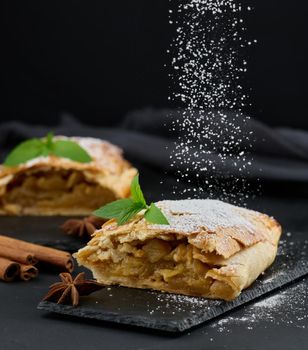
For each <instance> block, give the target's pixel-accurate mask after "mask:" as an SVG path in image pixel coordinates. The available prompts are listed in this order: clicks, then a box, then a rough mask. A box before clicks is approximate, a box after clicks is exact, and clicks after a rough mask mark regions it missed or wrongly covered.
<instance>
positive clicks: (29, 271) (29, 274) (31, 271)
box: [19, 264, 38, 281]
mask: <svg viewBox="0 0 308 350" xmlns="http://www.w3.org/2000/svg"><path fill="white" fill-rule="evenodd" d="M37 276H38V269H37V268H36V267H35V266H33V265H24V264H20V275H19V277H20V279H21V280H23V281H29V280H30V279H32V278H35V277H37Z"/></svg>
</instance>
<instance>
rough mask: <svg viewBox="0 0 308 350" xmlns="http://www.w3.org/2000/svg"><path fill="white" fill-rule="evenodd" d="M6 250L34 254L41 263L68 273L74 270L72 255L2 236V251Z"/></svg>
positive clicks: (0, 246) (0, 239)
mask: <svg viewBox="0 0 308 350" xmlns="http://www.w3.org/2000/svg"><path fill="white" fill-rule="evenodd" d="M6 248H9V249H15V250H17V251H21V252H27V253H30V254H33V255H34V256H35V257H36V258H37V260H38V261H39V262H43V263H46V264H49V265H54V266H56V267H58V268H60V269H62V270H65V271H68V272H72V271H73V269H74V262H73V258H72V256H71V254H70V253H68V252H65V251H62V250H58V249H54V248H49V247H45V246H42V245H38V244H34V243H29V242H25V241H21V240H19V239H15V238H11V237H7V236H1V235H0V250H2V249H4V250H5V249H6Z"/></svg>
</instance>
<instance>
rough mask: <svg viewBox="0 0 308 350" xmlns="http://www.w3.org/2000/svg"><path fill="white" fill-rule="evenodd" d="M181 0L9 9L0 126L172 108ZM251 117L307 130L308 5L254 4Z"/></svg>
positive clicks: (116, 117)
mask: <svg viewBox="0 0 308 350" xmlns="http://www.w3.org/2000/svg"><path fill="white" fill-rule="evenodd" d="M177 1H178V0H172V1H171V3H170V2H169V1H168V0H152V1H145V0H130V1H127V0H121V1H119V0H115V1H101V0H95V1H78V0H70V1H69V0H61V1H59V0H53V1H50V0H45V1H41V0H32V1H30V0H29V1H23V0H16V1H7V2H6V3H5V4H4V10H3V11H2V14H3V19H2V24H3V26H4V27H3V30H2V35H4V40H3V41H2V45H1V46H2V50H1V56H2V57H3V58H4V63H2V65H1V67H0V73H1V77H2V79H1V80H2V84H3V93H2V102H1V112H0V113H1V114H0V121H1V122H2V121H7V120H16V119H17V120H23V121H27V122H32V123H44V124H54V123H56V122H57V119H58V116H59V114H60V113H61V112H63V111H66V112H69V113H72V114H74V115H75V116H77V117H78V118H79V119H81V120H83V121H86V122H87V123H90V124H97V125H111V124H115V123H117V122H119V121H120V120H121V118H122V117H123V116H124V115H125V114H126V113H127V112H129V111H131V110H135V109H139V108H142V107H145V106H153V107H166V106H168V107H173V106H172V105H170V103H169V104H168V102H167V96H168V84H169V81H168V71H167V68H164V64H168V62H169V60H170V57H168V56H167V53H166V50H167V48H168V45H169V43H170V41H171V37H172V36H173V35H174V28H173V27H172V26H171V25H169V24H168V9H169V8H170V7H172V6H175V5H176V3H177ZM243 2H244V4H247V5H248V4H249V5H252V6H253V7H255V10H254V11H252V12H250V13H249V12H248V13H247V14H246V15H245V16H247V18H245V22H246V24H247V26H248V28H249V36H250V37H251V38H253V39H257V40H258V43H257V45H256V46H255V47H254V48H252V49H251V50H250V51H249V73H248V75H247V85H248V86H250V87H252V91H251V93H250V94H251V103H252V109H251V110H250V111H249V113H250V114H251V115H252V116H254V117H257V118H258V119H259V120H262V121H265V122H266V123H267V124H269V125H281V126H291V127H296V128H306V129H308V118H307V117H306V97H307V79H306V78H307V39H306V34H307V30H306V26H307V9H308V4H307V2H306V1H304V0H293V1H287V0H270V1H269V0H249V1H243Z"/></svg>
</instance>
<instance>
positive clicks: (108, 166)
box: [0, 136, 137, 215]
mask: <svg viewBox="0 0 308 350" xmlns="http://www.w3.org/2000/svg"><path fill="white" fill-rule="evenodd" d="M55 139H64V140H71V141H74V142H76V143H78V144H79V145H80V146H81V147H82V148H83V149H84V150H86V151H87V152H88V154H89V155H90V156H91V158H92V161H91V162H89V163H80V162H76V161H72V160H70V159H68V158H60V157H56V156H54V155H50V156H45V157H37V158H34V159H31V160H29V161H27V162H25V163H22V164H20V165H18V166H14V167H8V166H3V165H2V166H0V214H2V215H88V214H90V213H91V212H92V211H93V210H94V209H96V208H98V207H99V206H101V205H104V204H106V203H108V202H112V201H114V200H116V199H119V198H124V197H127V196H129V194H130V190H129V188H130V184H131V181H132V179H133V177H134V176H135V174H136V173H137V171H136V169H135V168H133V167H132V166H131V165H130V164H129V163H128V162H127V161H126V160H125V159H124V158H123V156H122V151H121V149H119V148H118V147H116V146H114V145H112V144H111V143H109V142H106V141H103V140H99V139H94V138H85V137H70V138H67V137H63V136H61V137H60V136H58V137H55Z"/></svg>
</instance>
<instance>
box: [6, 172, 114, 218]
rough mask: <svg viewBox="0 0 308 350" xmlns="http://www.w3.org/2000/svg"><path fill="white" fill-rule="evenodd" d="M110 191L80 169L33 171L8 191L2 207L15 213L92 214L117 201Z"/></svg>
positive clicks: (20, 176)
mask: <svg viewBox="0 0 308 350" xmlns="http://www.w3.org/2000/svg"><path fill="white" fill-rule="evenodd" d="M115 199H116V198H115V196H114V194H113V193H112V192H111V191H110V190H108V189H107V188H103V187H102V186H100V185H98V184H96V183H94V182H91V181H89V180H87V179H86V178H85V176H84V175H83V174H82V173H81V172H79V171H76V170H63V169H61V170H50V169H49V170H48V171H42V170H39V171H32V172H31V173H26V174H25V173H24V174H22V173H21V174H19V175H18V176H17V177H16V178H15V179H14V180H13V181H12V182H11V183H10V184H9V185H8V186H7V188H6V192H5V194H4V195H3V197H2V198H1V202H2V203H1V204H2V206H3V207H5V208H6V209H7V211H8V212H10V213H12V214H30V215H31V214H34V213H37V210H38V209H39V210H40V212H41V213H42V214H45V215H48V214H53V215H55V214H58V215H66V214H74V215H83V214H88V213H90V212H91V211H93V210H94V209H96V208H98V207H99V206H101V205H104V204H105V203H108V202H111V201H113V200H115Z"/></svg>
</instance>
